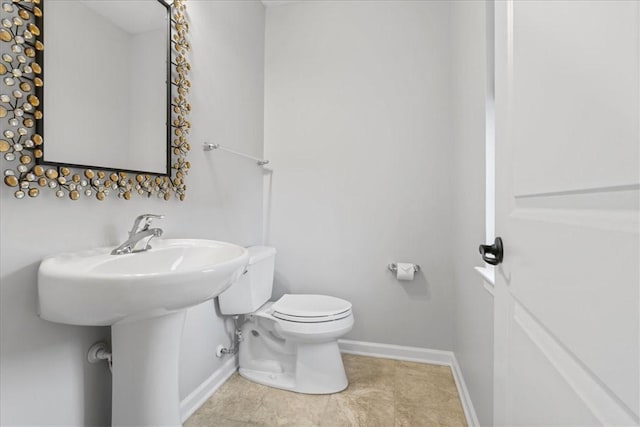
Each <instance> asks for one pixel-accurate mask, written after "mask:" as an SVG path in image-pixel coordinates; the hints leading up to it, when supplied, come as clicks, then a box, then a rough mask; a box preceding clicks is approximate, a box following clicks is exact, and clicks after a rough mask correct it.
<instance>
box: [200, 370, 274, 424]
mask: <svg viewBox="0 0 640 427" xmlns="http://www.w3.org/2000/svg"><path fill="white" fill-rule="evenodd" d="M269 390H270V389H269V387H266V386H263V385H260V384H256V383H254V382H252V381H249V380H247V379H245V378H242V377H241V376H240V375H238V374H234V375H233V376H232V377H231V378H230V379H229V380H228V381H227V382H226V383H224V384H223V385H222V387H220V389H219V390H218V391H217V392H216V393H214V395H213V396H211V398H210V399H209V400H207V401H206V402H205V404H204V405H203V406H202V407H201V408H200V409H198V411H197V413H199V412H203V413H204V414H206V415H207V416H211V417H219V418H222V419H227V420H231V421H243V422H249V421H251V417H252V416H253V414H254V413H255V411H257V410H258V408H259V407H260V405H261V403H262V399H263V397H264V396H265V394H266V393H267V392H268V391H269Z"/></svg>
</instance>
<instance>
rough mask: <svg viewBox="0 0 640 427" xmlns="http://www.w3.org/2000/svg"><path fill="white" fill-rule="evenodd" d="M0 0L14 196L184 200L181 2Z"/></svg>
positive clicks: (0, 144)
mask: <svg viewBox="0 0 640 427" xmlns="http://www.w3.org/2000/svg"><path fill="white" fill-rule="evenodd" d="M0 2H1V3H2V19H1V20H0V55H1V57H0V77H1V78H2V84H1V86H0V87H1V89H0V124H1V125H2V134H1V135H0V155H2V157H3V160H2V163H3V180H4V183H5V185H7V186H9V187H11V188H12V189H13V190H14V195H15V197H16V198H18V199H23V198H26V197H25V196H29V197H36V196H38V195H39V194H40V191H44V190H46V189H49V190H51V191H54V192H55V194H56V196H57V197H69V198H70V199H71V200H78V199H79V198H81V197H95V198H96V199H97V200H104V199H106V198H107V197H108V196H109V195H112V194H114V193H115V194H117V196H118V197H121V198H123V199H126V200H129V199H131V198H132V196H133V195H135V194H136V193H137V194H139V195H146V196H148V197H151V196H154V195H155V196H157V197H160V198H163V199H165V200H169V199H170V198H171V196H172V195H175V196H176V197H177V198H178V199H179V200H184V197H185V191H186V184H185V176H186V175H187V173H188V170H189V167H190V164H189V162H188V161H187V159H186V155H187V153H188V151H189V148H190V147H189V143H188V140H187V137H188V134H189V129H190V126H191V125H190V123H189V121H188V115H189V112H190V110H191V106H190V105H189V102H188V100H187V94H188V92H189V88H190V86H191V84H190V82H189V80H188V78H187V76H188V73H189V71H190V65H189V63H188V61H187V58H186V55H187V53H188V51H189V50H190V46H189V42H188V40H187V33H188V30H189V26H188V22H187V19H186V16H185V4H184V0H173V1H172V2H171V3H167V2H166V1H165V0H127V1H122V0H112V1H101V0H0ZM45 30H46V31H45ZM45 46H46V47H47V48H46V49H45ZM45 76H46V78H45Z"/></svg>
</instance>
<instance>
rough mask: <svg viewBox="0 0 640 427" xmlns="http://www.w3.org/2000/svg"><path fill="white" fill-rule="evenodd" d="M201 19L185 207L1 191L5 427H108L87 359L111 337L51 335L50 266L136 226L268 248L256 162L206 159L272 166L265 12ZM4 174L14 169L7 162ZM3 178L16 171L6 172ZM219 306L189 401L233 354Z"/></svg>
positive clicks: (0, 361) (1, 404) (104, 373)
mask: <svg viewBox="0 0 640 427" xmlns="http://www.w3.org/2000/svg"><path fill="white" fill-rule="evenodd" d="M188 9H189V15H190V19H191V33H190V37H189V38H190V40H191V42H192V48H193V49H192V50H193V51H192V54H191V63H192V66H193V73H192V78H191V80H192V84H193V89H192V95H191V102H192V106H193V113H192V115H191V121H192V124H193V129H192V133H191V143H192V147H193V151H192V152H191V153H190V155H189V160H190V161H191V164H192V170H191V172H190V174H189V177H188V181H187V185H188V193H187V200H186V201H185V202H182V203H180V202H177V201H170V202H164V201H159V200H155V199H143V198H136V199H134V200H132V201H129V202H125V201H123V200H119V199H114V198H110V199H109V200H106V201H104V202H98V201H97V200H95V199H83V200H80V201H76V202H72V201H70V200H60V199H56V198H55V197H54V195H53V194H52V193H50V192H43V193H42V194H41V195H40V196H39V197H38V198H36V199H27V200H21V201H18V200H15V199H14V198H13V192H12V191H11V189H9V188H8V187H6V186H2V188H1V189H0V218H2V221H0V236H1V243H0V245H1V246H0V278H1V281H0V424H1V425H64V426H80V425H107V424H108V423H109V413H110V400H111V397H110V377H109V373H108V370H107V369H106V366H104V365H100V366H97V365H89V364H88V363H87V362H86V359H85V358H86V351H87V349H88V348H89V346H90V345H91V344H92V343H93V342H94V341H97V340H100V339H104V338H108V337H109V329H108V328H89V327H86V328H85V327H73V326H66V325H58V324H54V323H49V322H46V321H43V320H41V319H39V318H38V317H37V316H36V303H37V291H36V272H37V268H38V263H39V261H40V259H41V258H42V257H44V256H46V255H50V254H55V253H57V252H61V251H73V250H79V249H84V248H90V247H94V246H99V245H116V244H117V243H119V242H120V241H121V240H122V239H123V238H124V237H125V236H126V232H127V231H128V229H129V228H130V226H131V223H132V221H133V219H134V217H135V216H136V215H138V214H140V213H144V212H157V213H164V214H166V218H165V219H164V220H163V221H162V223H158V225H160V226H161V227H162V228H163V229H164V230H165V237H169V238H170V237H202V238H212V239H220V240H228V241H233V242H235V243H238V244H242V245H249V244H256V243H259V241H260V237H261V203H262V172H261V170H260V169H259V168H257V167H256V165H255V164H254V163H252V162H250V161H246V160H244V159H241V158H236V157H233V156H230V155H225V154H224V153H217V152H215V153H204V152H203V151H202V150H201V149H200V148H199V144H200V143H201V142H202V141H203V140H210V141H215V142H225V143H227V144H228V145H232V146H234V147H237V148H238V149H239V150H243V151H246V152H249V153H252V154H254V155H257V156H259V155H261V154H262V139H261V134H262V130H263V72H262V70H263V47H264V44H263V36H264V8H263V6H262V4H261V3H259V2H257V1H255V2H233V1H230V2H222V1H216V2H195V1H194V2H188ZM3 162H4V161H3ZM3 166H6V164H5V163H3ZM228 342H229V335H228V333H227V332H226V331H225V325H224V322H223V320H222V319H221V318H220V317H219V316H217V315H216V314H215V311H214V303H213V302H208V303H205V304H203V305H201V306H198V307H196V308H194V309H191V310H190V312H189V313H188V316H187V321H186V324H185V330H184V339H183V346H182V353H181V355H182V360H181V379H180V381H181V384H180V391H181V397H185V396H186V395H187V394H188V393H189V392H191V391H192V390H193V389H194V388H195V387H196V386H197V385H199V384H200V383H201V382H202V381H204V380H205V379H206V378H207V377H208V376H209V375H211V373H213V372H214V371H215V369H217V368H218V367H219V366H220V365H221V363H222V361H221V360H219V359H217V358H216V357H215V350H214V349H215V346H216V345H217V344H219V343H224V344H228Z"/></svg>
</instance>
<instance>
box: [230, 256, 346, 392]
mask: <svg viewBox="0 0 640 427" xmlns="http://www.w3.org/2000/svg"><path fill="white" fill-rule="evenodd" d="M275 256H276V250H275V249H274V248H270V247H265V246H253V247H250V248H249V265H248V267H247V271H246V272H245V274H244V275H243V276H242V277H241V278H240V279H239V280H238V281H237V282H236V283H234V284H233V285H231V287H230V288H229V289H227V290H226V291H224V292H223V293H222V294H220V295H219V297H218V299H219V303H220V311H221V312H222V314H229V315H237V314H245V315H246V316H245V319H246V322H245V323H244V324H243V325H242V337H243V339H242V341H241V343H240V350H239V357H240V375H242V376H243V377H245V378H247V379H249V380H251V381H255V382H257V383H260V384H264V385H268V386H271V387H276V388H281V389H285V390H291V391H296V392H299V393H310V394H327V393H335V392H338V391H341V390H344V389H345V388H346V387H347V385H348V384H349V382H348V381H347V376H346V374H345V371H344V366H343V364H342V358H341V357H340V350H339V349H338V338H339V337H341V336H343V335H344V334H346V333H347V332H349V331H350V330H351V328H352V327H353V314H352V312H351V303H350V302H348V301H345V300H343V299H340V298H335V297H330V296H326V295H291V294H287V295H284V296H282V298H280V299H279V300H277V301H275V302H274V301H268V300H269V298H271V291H272V288H273V273H274V265H275Z"/></svg>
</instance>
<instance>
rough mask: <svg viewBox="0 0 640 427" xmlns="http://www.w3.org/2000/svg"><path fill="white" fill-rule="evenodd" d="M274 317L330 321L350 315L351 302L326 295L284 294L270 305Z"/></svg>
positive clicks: (294, 320)
mask: <svg viewBox="0 0 640 427" xmlns="http://www.w3.org/2000/svg"><path fill="white" fill-rule="evenodd" d="M271 310H273V311H272V313H271V315H272V316H273V317H275V318H276V319H280V320H285V321H288V322H299V323H322V322H332V321H336V320H340V319H344V318H345V317H348V316H351V303H350V302H349V301H345V300H343V299H341V298H336V297H331V296H328V295H291V294H285V295H283V296H282V297H281V298H280V299H279V300H278V301H276V302H275V303H273V305H272V306H271Z"/></svg>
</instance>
